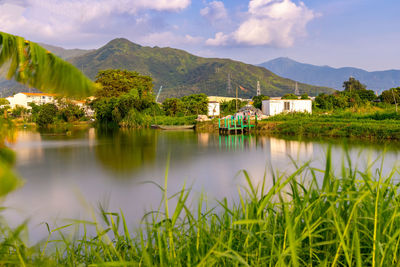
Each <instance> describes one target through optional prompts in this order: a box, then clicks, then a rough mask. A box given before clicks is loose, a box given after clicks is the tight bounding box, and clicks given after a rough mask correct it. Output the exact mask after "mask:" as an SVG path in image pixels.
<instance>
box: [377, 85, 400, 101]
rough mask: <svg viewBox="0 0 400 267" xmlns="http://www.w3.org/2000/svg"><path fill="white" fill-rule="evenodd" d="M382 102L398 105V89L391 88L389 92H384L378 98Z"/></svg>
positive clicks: (399, 96) (399, 89)
mask: <svg viewBox="0 0 400 267" xmlns="http://www.w3.org/2000/svg"><path fill="white" fill-rule="evenodd" d="M379 98H380V99H381V101H382V102H385V103H388V104H395V103H397V104H399V103H400V87H397V88H391V89H389V90H385V91H383V92H382V94H381V95H380V96H379Z"/></svg>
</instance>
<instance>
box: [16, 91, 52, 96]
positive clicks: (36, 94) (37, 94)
mask: <svg viewBox="0 0 400 267" xmlns="http://www.w3.org/2000/svg"><path fill="white" fill-rule="evenodd" d="M21 94H24V95H27V96H57V94H46V93H25V92H21Z"/></svg>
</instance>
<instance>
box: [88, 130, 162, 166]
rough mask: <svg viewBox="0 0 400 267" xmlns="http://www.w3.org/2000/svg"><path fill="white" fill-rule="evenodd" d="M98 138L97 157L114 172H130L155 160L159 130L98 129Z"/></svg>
mask: <svg viewBox="0 0 400 267" xmlns="http://www.w3.org/2000/svg"><path fill="white" fill-rule="evenodd" d="M97 140H98V145H97V146H95V151H96V152H95V153H96V157H97V159H98V160H99V161H100V162H101V164H102V165H103V166H104V168H106V169H109V170H111V171H113V172H116V173H128V172H131V171H134V170H136V169H139V168H141V167H143V165H145V164H149V163H153V162H154V161H155V157H156V146H157V131H151V130H149V131H137V130H136V131H135V130H124V129H98V130H97Z"/></svg>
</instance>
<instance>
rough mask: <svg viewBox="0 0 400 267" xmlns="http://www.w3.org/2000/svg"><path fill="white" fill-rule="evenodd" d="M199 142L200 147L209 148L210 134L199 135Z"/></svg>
mask: <svg viewBox="0 0 400 267" xmlns="http://www.w3.org/2000/svg"><path fill="white" fill-rule="evenodd" d="M197 140H198V142H199V145H201V146H204V147H207V146H208V145H209V141H210V134H209V133H198V134H197Z"/></svg>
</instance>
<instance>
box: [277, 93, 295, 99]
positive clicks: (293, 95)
mask: <svg viewBox="0 0 400 267" xmlns="http://www.w3.org/2000/svg"><path fill="white" fill-rule="evenodd" d="M281 99H299V97H298V96H297V95H295V94H285V95H283V96H282V98H281Z"/></svg>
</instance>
